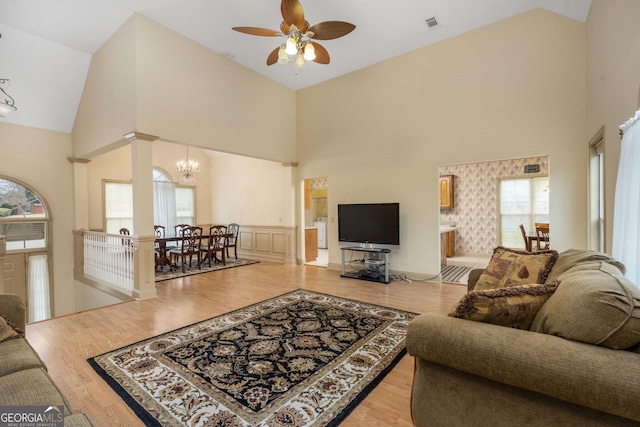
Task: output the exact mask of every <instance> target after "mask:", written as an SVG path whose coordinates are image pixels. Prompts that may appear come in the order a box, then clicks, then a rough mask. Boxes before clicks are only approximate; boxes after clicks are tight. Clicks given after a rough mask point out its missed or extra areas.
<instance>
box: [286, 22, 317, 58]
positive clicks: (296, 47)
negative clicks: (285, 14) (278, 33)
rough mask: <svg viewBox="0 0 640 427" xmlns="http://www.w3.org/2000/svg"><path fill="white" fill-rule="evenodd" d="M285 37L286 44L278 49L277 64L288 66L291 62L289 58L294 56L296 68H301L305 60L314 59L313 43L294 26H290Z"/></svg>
mask: <svg viewBox="0 0 640 427" xmlns="http://www.w3.org/2000/svg"><path fill="white" fill-rule="evenodd" d="M287 36H288V39H287V41H286V43H284V44H282V45H281V46H280V48H279V49H278V64H288V63H289V62H290V61H291V60H290V59H289V56H295V64H296V68H302V67H304V61H305V59H306V60H307V61H313V60H314V59H316V49H315V47H314V46H313V43H312V42H311V40H310V39H309V37H306V36H305V34H303V33H302V31H300V30H299V29H298V28H297V27H296V26H295V25H291V27H290V28H289V34H287Z"/></svg>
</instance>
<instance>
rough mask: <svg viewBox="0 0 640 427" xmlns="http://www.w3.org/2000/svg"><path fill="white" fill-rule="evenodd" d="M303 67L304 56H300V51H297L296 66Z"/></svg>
mask: <svg viewBox="0 0 640 427" xmlns="http://www.w3.org/2000/svg"><path fill="white" fill-rule="evenodd" d="M302 67H304V57H303V56H302V52H299V53H298V55H297V56H296V68H302Z"/></svg>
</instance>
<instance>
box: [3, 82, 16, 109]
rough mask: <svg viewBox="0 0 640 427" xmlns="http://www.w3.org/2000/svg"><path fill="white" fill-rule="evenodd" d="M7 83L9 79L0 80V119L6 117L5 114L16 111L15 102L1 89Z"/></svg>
mask: <svg viewBox="0 0 640 427" xmlns="http://www.w3.org/2000/svg"><path fill="white" fill-rule="evenodd" d="M7 83H9V79H0V117H6V116H7V114H9V113H12V112H14V111H16V110H17V109H18V108H17V107H16V106H15V101H14V100H13V98H12V97H11V95H9V94H8V93H7V92H5V90H4V89H3V88H2V86H4V85H5V84H7Z"/></svg>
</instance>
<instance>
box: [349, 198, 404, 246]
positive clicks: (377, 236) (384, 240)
mask: <svg viewBox="0 0 640 427" xmlns="http://www.w3.org/2000/svg"><path fill="white" fill-rule="evenodd" d="M338 240H339V241H341V242H352V243H360V244H361V245H362V246H363V247H372V246H373V245H376V244H379V245H399V244H400V203H359V204H342V205H338Z"/></svg>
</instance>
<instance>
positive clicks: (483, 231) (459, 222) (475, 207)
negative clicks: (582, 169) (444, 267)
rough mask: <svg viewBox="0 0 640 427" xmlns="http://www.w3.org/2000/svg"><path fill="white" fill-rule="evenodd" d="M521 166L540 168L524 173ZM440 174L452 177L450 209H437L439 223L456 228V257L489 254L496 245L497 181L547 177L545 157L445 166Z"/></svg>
mask: <svg viewBox="0 0 640 427" xmlns="http://www.w3.org/2000/svg"><path fill="white" fill-rule="evenodd" d="M525 165H540V172H539V173H532V174H525V173H524V167H525ZM439 172H440V175H454V178H453V197H454V203H453V209H441V210H440V223H441V224H449V225H455V226H456V248H455V250H456V255H458V254H491V253H492V252H493V249H494V248H495V247H496V246H498V179H500V178H514V177H523V176H531V177H534V176H541V175H542V176H544V175H548V174H549V157H547V156H545V157H530V158H523V159H513V160H500V161H494V162H485V163H471V164H464V165H449V166H441V167H440V168H439Z"/></svg>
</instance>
